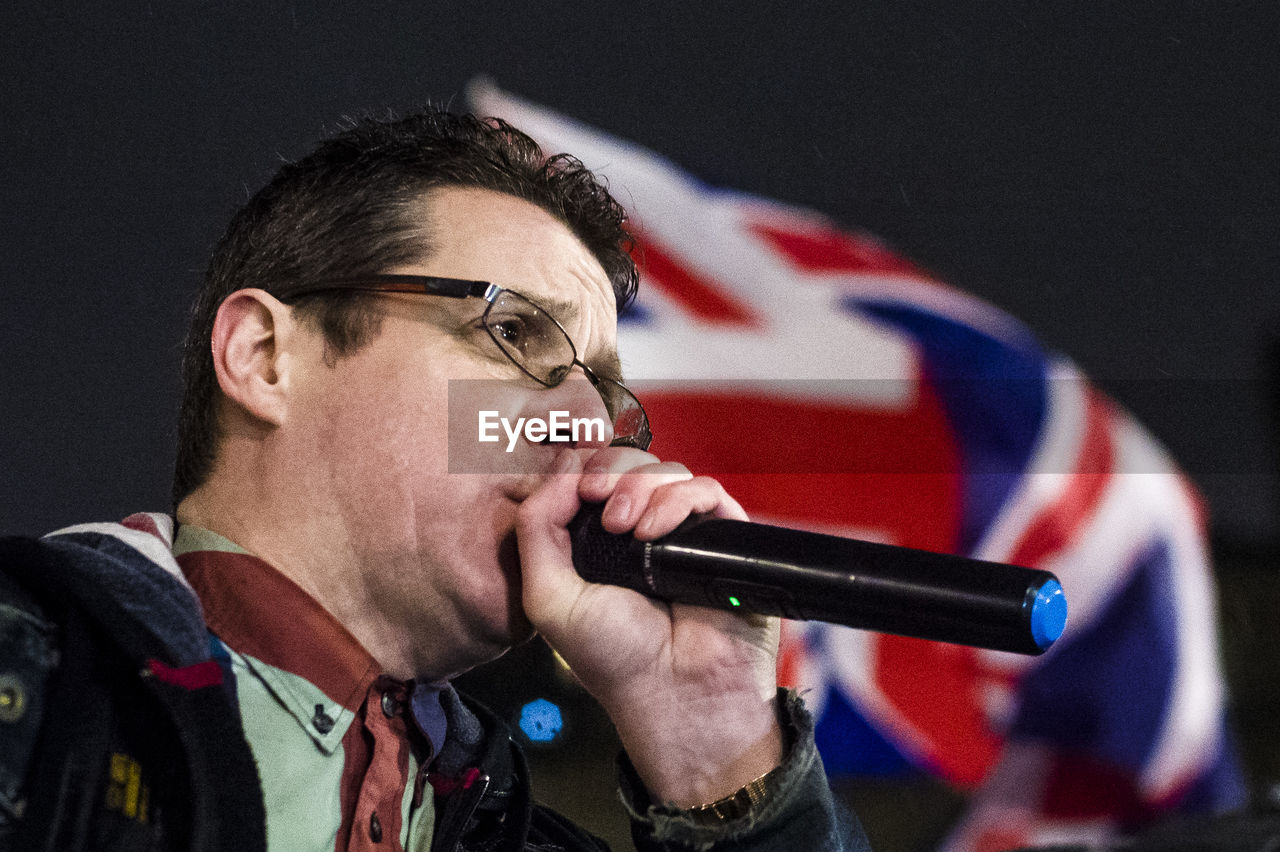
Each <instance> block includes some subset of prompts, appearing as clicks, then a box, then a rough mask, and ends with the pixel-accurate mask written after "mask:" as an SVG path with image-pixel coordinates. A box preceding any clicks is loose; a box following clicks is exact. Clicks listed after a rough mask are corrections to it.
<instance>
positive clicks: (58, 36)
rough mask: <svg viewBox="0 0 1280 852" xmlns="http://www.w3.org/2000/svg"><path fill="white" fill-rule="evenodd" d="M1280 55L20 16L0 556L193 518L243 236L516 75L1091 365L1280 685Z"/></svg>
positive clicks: (1247, 693)
mask: <svg viewBox="0 0 1280 852" xmlns="http://www.w3.org/2000/svg"><path fill="white" fill-rule="evenodd" d="M1278 22H1280V15H1278V14H1277V12H1276V11H1274V9H1273V7H1272V5H1271V4H1268V3H1229V2H1214V3H1210V2H1178V3H1162V2H1119V3H1105V4H1104V3H1098V4H1077V3H1062V2H1007V1H1006V2H985V3H981V4H972V6H970V5H968V4H957V3H949V2H943V1H942V0H938V1H937V2H934V3H922V2H894V3H876V4H862V3H857V4H855V3H795V2H794V0H792V2H778V3H742V2H739V3H732V4H730V3H724V4H710V3H706V4H704V3H682V4H675V3H672V4H669V5H668V6H666V7H663V8H660V7H657V6H651V5H643V4H635V3H622V2H618V0H608V1H607V2H604V1H603V0H595V2H567V3H546V4H518V3H510V4H507V3H498V2H469V3H465V4H448V5H446V4H426V3H409V2H385V0H384V2H365V3H347V4H305V5H304V4H288V3H280V2H252V3H250V2H236V3H232V2H228V3H219V4H213V3H165V2H155V3H142V2H123V3H110V4H102V3H94V4H90V3H80V4H60V5H59V6H58V9H57V10H56V11H54V10H50V9H46V8H43V7H38V6H36V5H34V4H32V5H22V6H19V5H17V4H10V5H9V6H8V7H7V8H6V10H5V11H4V12H0V85H2V86H3V90H2V93H3V100H2V103H3V106H4V116H3V130H2V131H0V138H2V139H3V146H4V147H3V154H4V156H3V160H2V161H0V162H2V163H3V180H2V181H0V217H3V219H2V221H3V225H2V227H0V234H3V237H2V238H0V239H2V240H3V244H2V248H3V251H0V281H3V287H4V291H3V296H2V299H0V305H2V306H3V307H2V310H3V313H2V318H3V319H2V325H0V328H2V331H0V367H2V369H0V424H2V427H0V428H2V432H0V435H2V437H3V440H0V475H3V482H4V486H3V488H0V532H5V533H8V532H41V531H46V530H48V529H51V528H53V527H56V526H59V525H63V524H67V523H72V522H79V521H83V520H89V519H93V520H99V519H114V518H118V517H121V516H123V515H125V514H127V513H129V512H131V511H135V510H138V509H164V508H166V507H167V495H168V481H169V475H170V466H169V465H170V458H171V454H172V446H173V441H174V428H173V419H174V418H173V414H174V411H175V409H176V406H177V395H178V378H177V370H176V364H177V356H178V344H179V341H180V340H181V336H182V333H183V330H184V314H185V310H186V305H187V303H188V301H189V299H190V296H191V294H192V292H193V290H194V287H195V285H196V282H197V280H198V277H199V274H200V271H201V269H202V268H203V265H204V261H205V258H206V256H207V253H208V250H209V248H210V247H211V245H212V243H213V242H214V240H215V239H216V238H217V236H218V234H219V231H220V229H221V227H222V226H223V225H224V224H225V222H226V220H227V219H228V218H229V216H230V213H231V212H232V210H233V209H234V208H235V207H236V206H237V205H238V204H239V203H241V202H243V201H244V200H245V199H246V197H247V195H248V193H250V192H251V191H253V190H254V189H256V188H257V187H258V186H260V185H261V184H262V183H263V182H265V180H266V179H267V178H268V177H269V175H270V174H271V173H272V171H273V170H274V169H275V167H276V166H277V164H278V163H279V162H280V160H281V158H285V157H293V156H297V155H299V154H301V153H302V152H304V151H305V150H306V149H307V147H308V145H309V143H310V142H312V141H313V140H314V139H315V138H316V137H318V136H319V135H320V134H321V133H322V132H323V131H324V130H325V128H326V127H332V126H333V125H334V123H335V122H336V120H337V119H339V118H340V117H341V116H343V115H353V114H359V113H362V112H364V111H367V110H373V111H381V110H384V109H386V108H394V109H397V110H403V109H407V108H410V107H412V106H413V105H415V104H419V103H422V102H425V101H427V100H431V101H436V102H439V101H452V102H453V103H455V104H457V105H459V106H461V105H462V104H463V99H462V96H461V92H462V90H463V88H464V86H465V84H466V82H467V81H468V80H469V79H471V78H472V77H473V76H474V75H476V74H479V73H487V74H489V75H491V76H492V77H493V78H494V79H495V81H496V82H497V83H498V85H500V86H502V87H504V88H506V89H509V90H511V91H513V92H515V93H517V94H519V95H522V96H524V97H527V98H529V99H531V100H533V101H535V102H540V103H542V104H545V105H547V106H550V107H552V108H555V109H557V110H560V111H562V112H564V113H566V114H568V115H571V116H573V117H576V118H578V119H581V120H584V121H586V122H588V123H590V124H593V125H596V126H598V127H600V128H602V129H605V130H608V131H610V132H613V133H616V134H618V135H621V136H623V137H627V138H630V139H632V140H635V141H637V142H640V143H642V144H644V145H646V146H648V147H651V148H653V149H655V150H657V151H659V152H661V153H663V154H665V155H667V156H669V157H670V158H672V159H673V160H675V161H676V162H677V163H679V164H681V165H683V166H685V167H686V168H688V169H689V170H690V171H692V172H693V173H694V174H696V175H698V176H700V177H701V178H703V179H705V180H707V181H708V182H711V183H713V184H723V185H726V186H731V187H734V188H737V189H742V190H747V191H751V192H756V193H759V194H762V195H766V196H769V197H774V198H779V199H784V200H787V201H792V202H797V203H801V204H806V205H810V206H813V207H816V208H817V209H819V210H822V211H825V212H827V213H829V214H831V215H833V216H835V217H837V218H838V219H840V220H841V221H843V222H845V223H847V224H850V225H856V226H860V227H863V228H866V229H868V230H870V231H872V232H874V233H876V234H878V235H880V236H881V237H883V238H885V239H887V240H888V241H889V242H891V243H893V244H895V245H897V246H898V247H899V248H900V249H902V250H903V251H904V252H905V253H906V254H907V255H909V256H911V257H913V258H915V259H916V260H917V261H919V262H921V263H922V264H924V265H925V266H927V267H930V268H931V269H933V270H934V271H935V272H936V273H937V274H938V275H939V276H941V277H942V278H943V279H944V280H948V281H950V282H951V283H953V284H956V285H958V286H960V287H963V288H965V289H967V290H970V291H972V292H974V293H977V294H979V295H981V296H984V297H985V298H987V299H989V300H990V301H992V302H994V303H996V304H997V305H1000V306H1002V307H1004V308H1006V309H1008V310H1009V311H1010V312H1012V313H1013V314H1014V315H1016V316H1018V317H1020V318H1021V319H1022V320H1024V321H1025V322H1027V323H1028V324H1029V325H1030V326H1031V327H1032V328H1033V329H1034V330H1035V331H1036V332H1037V333H1038V334H1039V335H1040V337H1041V338H1042V340H1044V341H1045V342H1046V343H1047V344H1049V345H1050V346H1052V347H1055V348H1058V349H1061V350H1063V351H1065V352H1067V353H1069V354H1070V355H1071V356H1073V357H1074V358H1075V359H1076V360H1077V361H1078V362H1079V363H1081V364H1082V365H1083V366H1084V367H1085V369H1086V370H1087V371H1088V372H1089V373H1090V374H1091V375H1092V376H1093V377H1094V378H1095V380H1097V381H1098V383H1099V384H1101V385H1102V386H1103V387H1104V388H1106V389H1107V390H1109V391H1110V392H1111V393H1112V394H1113V395H1114V396H1116V397H1117V398H1118V399H1119V400H1120V401H1121V402H1123V403H1124V404H1125V405H1127V406H1128V407H1130V408H1131V409H1132V410H1134V411H1135V412H1136V413H1137V414H1138V416H1139V417H1140V418H1141V419H1142V420H1143V421H1144V422H1145V423H1146V424H1147V426H1148V427H1149V428H1150V429H1151V430H1152V431H1153V432H1154V433H1155V434H1156V435H1157V436H1158V437H1159V438H1161V439H1162V440H1163V441H1164V442H1165V443H1166V444H1167V445H1168V446H1169V447H1170V448H1171V449H1172V450H1173V451H1174V453H1175V454H1176V455H1177V457H1178V458H1179V459H1180V460H1181V461H1182V463H1183V464H1184V465H1185V466H1186V467H1187V468H1188V469H1189V470H1190V472H1191V473H1192V475H1193V476H1194V478H1195V479H1196V481H1197V482H1198V484H1199V485H1200V487H1201V489H1202V490H1203V491H1204V493H1205V494H1206V496H1207V498H1208V503H1209V506H1210V509H1211V512H1212V517H1213V522H1214V527H1213V529H1214V536H1215V546H1216V550H1217V554H1218V560H1219V565H1220V571H1221V574H1222V578H1223V584H1224V595H1225V596H1226V601H1225V612H1226V617H1227V621H1228V624H1227V627H1228V632H1229V636H1228V644H1229V648H1228V650H1229V651H1231V652H1232V653H1233V654H1237V655H1240V656H1239V658H1240V659H1245V658H1246V657H1256V655H1258V654H1263V653H1267V654H1269V653H1270V650H1271V648H1272V646H1271V645H1269V644H1267V642H1269V641H1271V640H1270V639H1269V638H1268V637H1269V636H1270V634H1271V633H1272V632H1274V631H1273V630H1270V629H1264V626H1265V624H1266V623H1267V622H1264V621H1261V620H1260V619H1261V618H1263V617H1268V618H1270V617H1273V616H1270V615H1269V614H1265V615H1264V613H1261V612H1259V611H1258V606H1259V601H1260V600H1262V599H1265V596H1266V594H1269V592H1266V591H1264V592H1258V591H1257V590H1258V589H1260V588H1262V589H1270V588H1273V586H1272V585H1270V584H1273V583H1274V580H1273V579H1272V578H1273V574H1274V561H1273V554H1274V552H1275V550H1276V548H1275V545H1274V542H1275V541H1276V539H1277V537H1278V536H1280V523H1278V522H1280V514H1278V513H1277V469H1278V461H1280V456H1278V455H1277V451H1276V444H1275V441H1274V438H1273V436H1274V434H1275V431H1276V418H1275V416H1274V415H1275V413H1276V408H1277V405H1276V401H1277V399H1278V398H1280V394H1278V393H1277V389H1276V381H1275V380H1276V376H1277V354H1278V352H1280V349H1278V347H1277V341H1278V340H1280V336H1278V334H1277V321H1278V318H1280V286H1277V284H1278V282H1277V273H1278V272H1280V239H1278V237H1280V229H1278V227H1277V226H1278V224H1280V215H1278V212H1277V210H1278V207H1280V156H1278V153H1280V152H1278V150H1277V148H1278V147H1280V143H1277V139H1278V138H1280V134H1278V133H1277V131H1280V119H1278V118H1277V117H1278V116H1280V102H1278V101H1280V95H1278V92H1280V85H1278V84H1280V74H1278V73H1277V67H1278V63H1277V60H1276V58H1275V57H1276V53H1277V47H1276V45H1277V44H1280V25H1278ZM1260 582H1261V583H1264V584H1266V585H1263V586H1260V585H1259V583H1260ZM1239 589H1243V590H1245V591H1240V592H1237V591H1235V590H1239ZM1237 668H1239V667H1237ZM1232 671H1236V668H1232ZM1275 682H1276V681H1275V680H1274V679H1270V678H1263V679H1259V678H1256V677H1255V678H1253V679H1252V680H1248V681H1247V682H1246V681H1241V682H1239V683H1237V684H1236V686H1237V693H1238V695H1240V696H1241V698H1240V703H1241V706H1242V707H1243V708H1244V710H1242V711H1241V712H1242V715H1244V716H1246V717H1247V716H1248V714H1249V712H1252V711H1251V709H1250V708H1252V709H1253V710H1254V711H1256V710H1257V709H1258V708H1262V709H1263V710H1267V711H1268V712H1270V708H1273V707H1275V706H1280V702H1278V701H1277V699H1276V695H1275V686H1274V683H1275ZM1268 702H1270V703H1268ZM1245 726H1246V728H1247V727H1248V722H1247V721H1246V722H1245ZM1246 739H1247V738H1246ZM1254 760H1255V763H1256V764H1257V765H1258V766H1260V767H1261V769H1260V770H1259V771H1272V770H1273V769H1274V768H1275V765H1276V763H1280V761H1272V762H1268V759H1264V758H1257V757H1255V758H1254Z"/></svg>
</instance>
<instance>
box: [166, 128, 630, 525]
mask: <svg viewBox="0 0 1280 852" xmlns="http://www.w3.org/2000/svg"><path fill="white" fill-rule="evenodd" d="M441 187H462V188H479V189H489V190H493V191H496V192H502V193H506V194H508V195H512V196H515V197H517V198H521V199H524V200H526V201H529V202H530V203H532V204H535V205H537V206H538V207H541V208H542V209H543V210H546V211H547V212H548V213H550V214H551V215H553V216H555V217H556V218H557V219H559V220H560V221H561V222H563V223H564V224H565V225H567V226H568V227H569V229H570V230H571V231H572V232H573V233H574V234H575V235H576V236H577V237H578V239H579V240H581V241H582V243H583V245H584V246H586V247H587V249H588V250H589V251H591V253H592V254H593V255H594V256H595V257H596V259H597V260H598V261H599V262H600V265H601V266H602V267H603V268H604V271H605V273H606V274H607V275H608V276H609V280H610V282H611V283H612V284H613V290H614V296H615V298H616V300H617V305H618V310H619V311H621V310H623V308H625V306H626V305H627V303H628V302H629V301H630V300H631V299H632V298H633V297H634V295H635V292H636V287H637V282H638V275H637V272H636V267H635V263H634V262H633V260H632V259H631V255H630V248H631V246H632V240H631V236H630V235H629V234H628V232H627V230H626V227H625V223H626V212H625V211H624V210H623V208H622V206H621V205H620V204H618V202H617V201H615V200H614V199H613V197H612V196H610V194H609V192H608V190H607V188H606V187H605V185H604V183H603V182H602V181H601V180H600V179H598V178H597V177H596V176H595V175H594V174H592V173H591V172H590V171H589V170H588V169H587V168H586V167H584V166H583V165H582V163H581V162H579V161H578V160H577V159H575V158H573V157H571V156H568V155H566V154H560V155H556V156H553V157H546V156H544V154H543V153H542V150H541V149H540V148H539V147H538V145H537V143H535V142H534V141H533V140H532V139H530V138H529V137H528V136H526V135H525V134H524V133H521V132H520V131H519V130H517V129H515V128H514V127H512V126H511V125H509V124H507V123H506V122H504V121H502V120H500V119H494V118H479V117H476V116H474V115H455V114H452V113H449V112H445V111H442V110H438V109H434V108H427V109H424V110H422V111H421V112H418V113H416V114H414V115H411V116H408V117H406V118H402V119H386V120H375V119H371V118H365V119H360V120H357V121H354V122H348V126H347V127H346V129H345V130H343V131H342V132H340V133H339V134H337V135H336V136H333V137H332V138H330V139H327V140H326V141H324V142H322V143H321V144H320V145H319V146H318V147H317V148H316V149H315V151H313V152H312V153H311V154H309V155H308V156H306V157H304V158H303V159H301V160H298V161H296V162H292V163H288V164H286V165H285V166H283V167H282V168H281V169H280V170H279V172H277V173H276V176H275V177H274V178H273V179H272V181H271V182H270V183H269V184H268V185H267V186H265V187H263V188H262V189H261V190H260V191H259V192H258V193H257V194H256V195H254V196H253V197H252V198H251V199H249V201H248V203H246V204H245V205H244V206H243V207H242V208H240V210H239V211H237V212H236V214H235V216H234V217H233V218H232V219H231V222H230V224H229V225H228V226H227V230H226V233H224V234H223V236H222V238H221V240H219V242H218V244H217V246H216V248H215V249H214V252H213V256H212V258H211V259H210V261H209V267H208V270H207V271H206V273H205V278H204V284H203V286H202V288H201V290H200V293H199V295H198V296H197V298H196V301H195V304H194V305H193V306H192V310H191V318H190V321H191V325H190V328H189V330H188V332H187V337H186V342H185V344H184V348H183V357H182V376H183V397H182V407H181V410H180V413H179V418H178V451H177V458H176V462H175V470H174V483H173V500H174V505H175V506H176V505H177V504H178V502H180V501H181V500H182V499H183V498H184V497H186V496H187V495H188V494H190V493H191V492H192V491H193V490H195V489H196V488H197V487H199V486H200V485H201V484H202V483H203V482H204V481H205V480H206V479H207V478H208V476H209V473H210V472H211V471H212V469H213V465H214V462H215V460H216V457H217V442H218V437H219V432H218V400H219V391H218V385H217V378H216V375H215V373H214V369H213V355H212V350H211V346H210V339H211V336H212V333H213V321H214V317H215V316H216V314H217V311H218V306H219V305H220V304H221V303H222V300H223V299H225V298H226V297H227V296H228V295H230V294H231V293H233V292H235V291H236V290H240V289H244V288H247V287H257V288H261V289H263V290H266V291H267V292H269V293H274V292H279V291H281V290H282V289H283V288H284V287H287V286H291V285H294V284H301V283H305V282H307V281H316V280H320V279H323V278H346V277H354V276H360V275H367V274H372V273H377V272H383V271H386V270H388V269H390V268H392V267H396V266H403V265H406V264H409V263H412V262H415V261H420V260H422V259H424V257H425V255H427V254H429V241H428V240H429V236H430V235H429V234H428V233H427V232H425V231H424V229H423V226H422V221H421V220H422V215H421V214H422V209H423V208H422V203H423V199H424V196H425V195H426V193H427V192H428V191H430V190H432V189H436V188H441ZM295 307H296V308H297V309H298V310H299V311H300V312H301V313H302V316H303V317H304V318H305V319H307V320H309V321H311V322H314V323H315V324H316V325H317V326H318V327H319V328H320V329H322V331H323V333H324V337H325V351H326V357H328V358H331V359H337V358H341V357H343V356H345V355H348V354H351V353H353V352H355V351H356V350H358V349H359V348H360V347H362V346H364V345H365V344H366V343H367V342H368V341H369V340H371V339H372V338H373V337H374V336H375V335H376V334H377V333H378V330H379V328H380V321H381V315H380V314H379V313H378V311H377V309H376V307H375V305H374V302H373V300H371V299H370V298H369V297H367V296H364V295H362V294H358V293H350V292H334V293H320V294H315V295H312V296H307V297H304V298H301V299H299V300H298V301H297V302H296V303H295Z"/></svg>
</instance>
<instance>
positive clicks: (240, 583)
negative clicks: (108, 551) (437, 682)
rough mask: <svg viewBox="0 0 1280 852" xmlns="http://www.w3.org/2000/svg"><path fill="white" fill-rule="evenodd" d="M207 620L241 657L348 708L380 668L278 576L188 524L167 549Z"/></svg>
mask: <svg viewBox="0 0 1280 852" xmlns="http://www.w3.org/2000/svg"><path fill="white" fill-rule="evenodd" d="M173 552H174V556H176V557H177V559H178V565H179V566H181V568H182V572H183V574H185V575H186V577H187V580H188V581H189V582H190V583H191V585H192V587H193V588H194V589H195V590H196V595H197V596H198V597H199V598H200V603H201V605H202V606H203V607H204V615H205V622H206V623H207V624H208V625H209V629H210V630H212V631H213V632H214V633H215V634H216V635H217V636H218V638H219V639H221V640H222V641H223V642H225V643H226V644H227V645H228V646H229V647H231V648H234V649H235V650H236V651H238V652H240V653H242V654H249V655H251V656H253V657H256V658H257V659H259V660H261V661H262V662H264V663H266V664H267V665H270V666H274V667H276V668H278V669H283V670H284V671H287V672H289V673H291V674H295V675H298V676H299V677H301V678H303V679H305V680H307V681H310V682H311V683H313V684H315V685H316V687H317V688H319V689H320V690H321V691H322V692H323V693H324V694H325V695H327V696H329V697H330V698H331V699H333V700H334V701H336V702H338V703H339V704H341V705H342V706H343V707H345V708H346V709H348V710H353V711H354V710H356V709H357V708H358V707H359V706H360V704H361V703H362V702H363V701H364V698H365V693H366V692H367V691H368V688H369V684H370V683H372V682H373V680H374V679H376V678H377V677H378V675H380V674H381V673H382V667H381V666H379V665H378V662H377V661H376V660H375V659H374V658H373V655H372V654H370V653H369V652H368V651H367V650H365V648H364V646H362V645H361V644H360V643H359V642H358V641H357V640H356V638H355V637H354V636H352V635H351V633H350V632H349V631H348V630H347V629H346V628H345V627H343V626H342V624H341V623H340V622H339V621H338V620H337V619H336V618H334V617H333V615H332V614H331V613H330V612H329V611H328V610H326V609H325V608H324V607H323V606H321V605H320V604H319V602H317V601H316V600H315V599H314V598H312V597H311V596H310V595H308V594H307V593H306V592H305V591H303V589H302V588H301V587H300V586H298V584H296V583H294V582H293V581H292V580H290V579H289V578H288V577H286V576H285V575H284V574H282V573H280V572H279V571H277V570H276V569H275V568H273V567H271V565H269V564H267V563H266V562H265V561H263V560H262V559H259V558H258V557H256V556H254V555H253V554H251V553H249V552H248V551H246V550H245V549H244V548H242V547H239V546H238V545H236V544H235V543H234V542H231V541H230V540H228V539H226V538H225V537H223V536H221V535H219V534H217V533H215V532H212V531H210V530H206V529H201V528H199V527H193V526H190V525H187V524H184V525H182V526H181V527H179V528H178V534H177V537H176V539H175V540H174V545H173Z"/></svg>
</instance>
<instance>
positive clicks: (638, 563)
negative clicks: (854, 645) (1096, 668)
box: [569, 504, 1066, 654]
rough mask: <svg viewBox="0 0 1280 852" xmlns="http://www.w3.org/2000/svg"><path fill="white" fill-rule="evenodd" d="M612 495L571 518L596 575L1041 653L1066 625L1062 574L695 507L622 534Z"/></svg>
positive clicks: (585, 563) (647, 588)
mask: <svg viewBox="0 0 1280 852" xmlns="http://www.w3.org/2000/svg"><path fill="white" fill-rule="evenodd" d="M602 510H603V504H589V505H585V506H583V508H582V510H581V511H579V513H578V515H577V517H575V518H574V519H573V521H571V522H570V524H569V532H570V535H571V537H572V541H573V562H574V567H575V568H576V569H577V571H578V573H579V574H580V575H581V576H582V577H583V578H584V579H586V580H590V581H592V582H596V583H608V584H610V585H615V586H624V587H626V588H629V589H634V590H635V591H637V592H640V593H641V594H644V595H647V596H649V597H653V598H658V599H661V600H665V601H672V602H678V603H686V604H694V605H697V606H707V607H713V608H716V609H725V610H731V611H739V612H741V611H747V612H755V613H760V614H763V615H777V616H781V617H783V618H791V619H799V620H812V621H826V622H830V623H833V624H843V625H846V626H848V627H856V628H860V629H863V630H875V631H878V632H882V633H896V634H899V635H903V636H915V637H919V638H922V639H933V640H937V641H942V642H954V643H958V644H962V645H972V646H976V647H979V648H990V649H992V650H997V651H1013V652H1016V653H1020V654H1040V653H1043V652H1044V651H1045V649H1046V648H1048V647H1049V645H1051V644H1052V643H1053V641H1054V640H1056V639H1057V638H1058V636H1059V635H1060V634H1061V632H1062V629H1063V626H1064V625H1065V621H1066V600H1065V598H1064V597H1063V596H1062V587H1061V586H1060V585H1059V584H1058V581H1057V578H1055V577H1054V575H1053V574H1051V573H1049V572H1048V571H1037V570H1033V569H1030V568H1020V567H1017V566H1014V565H1004V564H1001V563H997V562H984V561H981V560H977V559H966V558H964V557H960V556H951V555H946V554H939V553H931V552H929V551H924V550H914V549H911V548H905V547H895V546H892V545H886V544H878V543H875V542H868V541H859V540H857V539H848V538H840V537H837V536H831V535H821V534H819V533H811V532H803V531H800V530H792V529H786V528H784V527H775V526H769V525H767V524H756V523H749V522H746V521H731V520H724V519H720V518H705V517H693V518H690V519H689V520H687V521H686V522H685V523H684V524H682V525H681V526H680V527H679V528H677V529H676V530H675V531H673V532H671V533H669V534H668V535H665V536H662V537H661V538H659V539H658V540H656V541H651V542H642V541H637V540H636V539H635V538H634V537H633V536H631V535H629V534H626V535H615V534H613V533H610V532H607V531H605V529H604V528H603V527H602V526H601V524H600V515H601V511H602Z"/></svg>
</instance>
